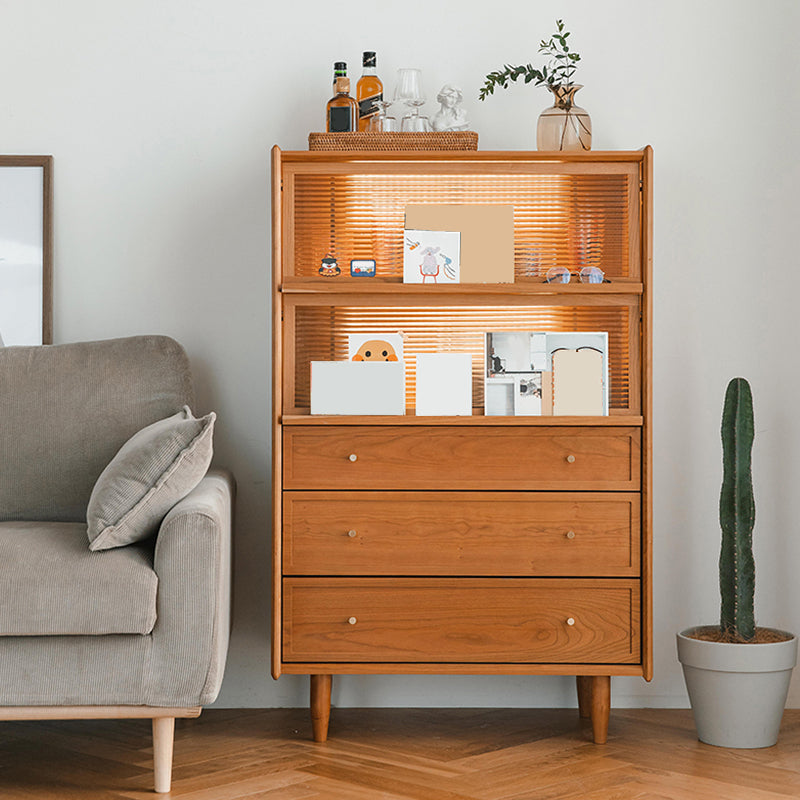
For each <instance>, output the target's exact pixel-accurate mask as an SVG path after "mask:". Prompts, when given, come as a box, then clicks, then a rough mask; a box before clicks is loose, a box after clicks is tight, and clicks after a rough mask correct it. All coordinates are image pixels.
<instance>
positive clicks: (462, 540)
mask: <svg viewBox="0 0 800 800" xmlns="http://www.w3.org/2000/svg"><path fill="white" fill-rule="evenodd" d="M640 502H641V499H640V496H639V495H638V494H633V493H628V492H615V493H600V492H596V493H589V492H569V493H565V492H558V493H555V492H537V493H533V492H502V493H501V492H284V495H283V571H284V574H287V575H476V576H480V575H503V576H506V575H507V576H515V575H516V576H534V575H541V576H547V575H549V576H558V575H569V576H590V575H595V576H609V577H635V576H638V575H639V568H640V563H639V539H640V530H639V518H640Z"/></svg>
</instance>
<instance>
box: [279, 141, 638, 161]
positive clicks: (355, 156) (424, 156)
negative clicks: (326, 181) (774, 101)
mask: <svg viewBox="0 0 800 800" xmlns="http://www.w3.org/2000/svg"><path fill="white" fill-rule="evenodd" d="M651 150H652V148H651V147H650V145H647V146H646V147H644V148H642V149H641V150H594V151H589V152H564V151H544V150H386V151H381V150H363V151H356V150H350V151H341V150H281V148H280V147H279V146H278V145H274V146H273V148H272V152H273V155H279V156H280V159H281V161H283V162H285V163H288V162H300V163H316V162H323V163H324V162H358V161H371V162H374V161H386V162H393V161H404V162H414V161H424V162H452V161H456V162H476V163H482V162H483V163H485V162H536V163H556V164H562V163H569V162H594V161H598V162H608V161H627V162H640V161H642V160H643V159H644V157H645V154H647V153H649V152H650V151H651Z"/></svg>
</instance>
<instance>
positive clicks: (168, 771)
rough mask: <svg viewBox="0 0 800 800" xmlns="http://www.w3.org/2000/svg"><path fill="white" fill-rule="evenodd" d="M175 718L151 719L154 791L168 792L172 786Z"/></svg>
mask: <svg viewBox="0 0 800 800" xmlns="http://www.w3.org/2000/svg"><path fill="white" fill-rule="evenodd" d="M174 741H175V717H154V718H153V773H154V778H155V790H156V791H157V792H159V793H162V792H168V791H169V790H170V787H171V786H172V745H173V742H174Z"/></svg>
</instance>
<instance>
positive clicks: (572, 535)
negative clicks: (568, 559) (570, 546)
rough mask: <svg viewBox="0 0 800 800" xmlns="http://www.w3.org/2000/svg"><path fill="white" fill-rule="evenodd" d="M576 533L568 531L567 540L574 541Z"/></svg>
mask: <svg viewBox="0 0 800 800" xmlns="http://www.w3.org/2000/svg"><path fill="white" fill-rule="evenodd" d="M574 538H575V531H567V539H574Z"/></svg>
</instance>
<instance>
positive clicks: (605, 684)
mask: <svg viewBox="0 0 800 800" xmlns="http://www.w3.org/2000/svg"><path fill="white" fill-rule="evenodd" d="M610 714H611V678H610V676H608V675H596V676H595V677H593V678H592V734H593V735H594V743H595V744H605V743H606V739H607V738H608V717H609V715H610Z"/></svg>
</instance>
